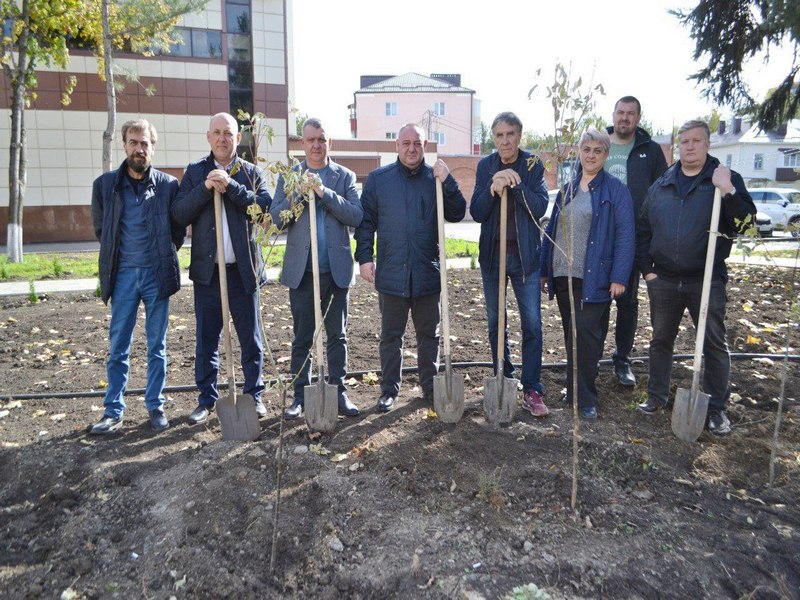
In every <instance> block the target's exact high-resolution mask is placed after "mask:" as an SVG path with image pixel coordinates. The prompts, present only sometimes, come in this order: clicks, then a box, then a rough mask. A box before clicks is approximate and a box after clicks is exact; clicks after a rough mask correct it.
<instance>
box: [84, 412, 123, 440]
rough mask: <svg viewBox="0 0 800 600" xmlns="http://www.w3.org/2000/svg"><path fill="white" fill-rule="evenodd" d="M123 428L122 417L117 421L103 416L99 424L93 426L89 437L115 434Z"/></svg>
mask: <svg viewBox="0 0 800 600" xmlns="http://www.w3.org/2000/svg"><path fill="white" fill-rule="evenodd" d="M121 427H122V417H119V418H118V419H115V418H114V417H107V416H105V415H104V416H103V418H102V419H100V420H99V421H98V422H97V423H95V424H94V425H92V428H91V429H90V430H89V435H106V434H107V433H114V432H115V431H117V430H118V429H119V428H121Z"/></svg>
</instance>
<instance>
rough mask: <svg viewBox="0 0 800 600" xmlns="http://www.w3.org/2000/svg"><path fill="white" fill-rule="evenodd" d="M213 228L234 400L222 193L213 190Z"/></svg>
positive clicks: (229, 374) (226, 358)
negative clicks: (223, 238) (223, 237)
mask: <svg viewBox="0 0 800 600" xmlns="http://www.w3.org/2000/svg"><path fill="white" fill-rule="evenodd" d="M214 229H215V230H216V234H217V270H218V271H219V296H220V301H221V303H222V341H223V344H224V345H225V360H226V361H227V364H228V390H229V393H230V394H231V397H232V398H233V399H234V402H235V401H236V377H235V375H234V367H233V350H232V346H231V310H230V306H229V305H228V272H227V271H226V270H225V244H224V242H223V240H222V195H221V194H220V193H219V192H218V191H217V190H214Z"/></svg>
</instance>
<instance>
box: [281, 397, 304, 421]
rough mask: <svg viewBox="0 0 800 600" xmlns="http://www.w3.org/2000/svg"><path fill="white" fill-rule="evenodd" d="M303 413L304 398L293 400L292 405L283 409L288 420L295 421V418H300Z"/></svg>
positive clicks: (284, 416)
mask: <svg viewBox="0 0 800 600" xmlns="http://www.w3.org/2000/svg"><path fill="white" fill-rule="evenodd" d="M302 414H303V401H302V400H295V401H294V402H292V405H291V406H290V407H289V408H287V409H286V410H285V411H283V418H284V419H286V420H287V421H294V420H295V419H299V418H300V416H301V415H302Z"/></svg>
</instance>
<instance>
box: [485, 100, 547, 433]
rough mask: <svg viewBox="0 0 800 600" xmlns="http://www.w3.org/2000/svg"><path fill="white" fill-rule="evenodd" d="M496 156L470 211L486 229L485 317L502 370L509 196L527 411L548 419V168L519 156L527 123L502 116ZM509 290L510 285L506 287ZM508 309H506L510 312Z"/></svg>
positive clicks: (509, 372) (511, 269)
mask: <svg viewBox="0 0 800 600" xmlns="http://www.w3.org/2000/svg"><path fill="white" fill-rule="evenodd" d="M492 136H493V137H494V143H495V146H496V148H497V152H495V153H493V154H490V155H489V156H487V157H486V158H484V159H482V160H481V161H480V162H479V163H478V171H477V173H476V175H475V192H474V193H473V194H472V201H471V202H470V205H469V212H470V214H471V215H472V218H473V219H475V221H477V222H478V223H480V224H481V235H480V245H479V253H478V261H479V262H480V265H481V276H482V277H483V293H484V298H485V300H486V316H487V319H488V321H489V344H490V346H491V349H492V362H493V363H494V364H495V366H496V365H497V322H498V315H499V312H498V311H499V308H500V307H498V304H497V302H498V299H499V298H498V294H499V292H500V260H499V251H500V248H499V246H500V241H499V235H500V233H499V232H500V197H501V195H502V193H503V190H504V189H507V190H508V221H507V232H508V233H507V235H508V237H507V241H506V249H507V254H506V279H507V280H510V281H511V286H512V287H513V288H514V295H515V296H516V297H517V305H518V306H519V315H520V321H521V324H522V377H521V380H522V391H523V397H522V407H523V408H524V409H525V410H527V411H528V412H530V413H531V414H532V415H533V416H535V417H544V416H546V415H547V414H548V410H547V406H546V405H545V403H544V400H543V398H542V396H543V394H544V389H543V388H542V383H541V373H542V316H541V298H540V289H541V287H540V286H541V283H540V279H539V262H540V256H539V253H540V250H541V230H540V228H539V219H540V218H541V217H542V215H544V213H545V211H546V210H547V201H548V199H547V188H546V187H545V185H544V166H543V165H542V162H541V161H540V160H539V159H538V157H536V156H533V155H531V154H529V153H528V152H525V151H524V150H520V148H519V144H520V141H521V140H522V121H520V120H519V118H518V117H517V115H515V114H514V113H512V112H502V113H500V114H499V115H497V116H496V117H495V119H494V122H493V123H492ZM503 285H506V282H503ZM505 308H506V307H502V310H505ZM503 374H504V375H505V376H506V377H513V376H514V365H513V363H512V362H511V350H510V346H509V342H508V336H507V335H506V336H505V349H504V360H503Z"/></svg>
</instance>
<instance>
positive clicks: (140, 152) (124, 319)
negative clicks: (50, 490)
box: [90, 119, 186, 435]
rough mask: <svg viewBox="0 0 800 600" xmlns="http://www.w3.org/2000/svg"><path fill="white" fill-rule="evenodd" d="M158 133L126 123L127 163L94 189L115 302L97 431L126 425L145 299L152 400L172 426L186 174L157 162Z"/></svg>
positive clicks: (157, 427) (103, 272) (103, 274)
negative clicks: (167, 401) (170, 326)
mask: <svg viewBox="0 0 800 600" xmlns="http://www.w3.org/2000/svg"><path fill="white" fill-rule="evenodd" d="M157 139H158V135H157V134H156V130H155V127H153V126H152V125H151V124H150V123H149V122H147V121H145V120H144V119H139V120H136V121H127V122H126V123H125V124H124V125H123V126H122V144H123V148H124V149H125V154H126V155H127V156H126V158H125V162H123V163H122V165H121V166H120V167H119V169H117V170H116V171H110V172H108V173H105V174H103V175H101V176H100V177H98V178H97V179H96V180H95V182H94V189H93V190H92V221H93V224H94V232H95V235H96V236H97V239H98V240H100V258H99V277H100V292H101V294H102V297H103V302H108V301H109V299H110V300H111V325H110V326H109V332H108V333H109V341H110V345H111V349H110V352H109V356H108V363H107V364H106V369H107V373H108V375H107V376H108V388H107V390H106V396H105V399H104V400H103V405H104V411H103V418H102V419H100V421H99V422H98V423H96V424H95V425H94V426H93V427H92V429H91V430H90V433H91V434H93V435H98V434H106V433H112V432H114V431H116V430H118V429H119V428H120V427H122V415H123V411H124V410H125V396H124V394H125V388H126V386H127V384H128V374H129V372H130V363H129V360H128V359H129V356H130V350H131V339H132V336H133V328H134V326H135V325H136V315H137V312H138V310H139V304H140V303H144V308H145V315H146V321H145V333H146V335H147V387H146V388H145V394H144V401H145V406H146V407H147V410H148V412H149V413H150V424H151V425H152V427H153V430H154V431H163V430H164V429H166V428H167V427H169V421H168V420H167V417H166V416H165V415H164V408H163V407H164V395H163V391H164V382H165V380H166V376H167V351H166V342H167V323H168V322H169V297H170V296H171V295H172V294H174V293H175V292H177V291H178V290H179V289H180V287H181V279H180V268H179V266H178V252H177V249H178V248H180V246H181V245H182V244H183V238H184V235H185V233H186V230H185V228H184V227H180V226H178V225H177V224H175V223H174V222H171V221H170V206H171V205H172V203H173V202H174V200H175V196H176V195H177V193H178V180H177V179H175V178H174V177H173V176H172V175H167V174H166V173H162V172H161V171H158V170H157V169H154V168H153V167H152V166H151V162H152V160H153V153H154V152H155V145H156V141H157Z"/></svg>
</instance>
